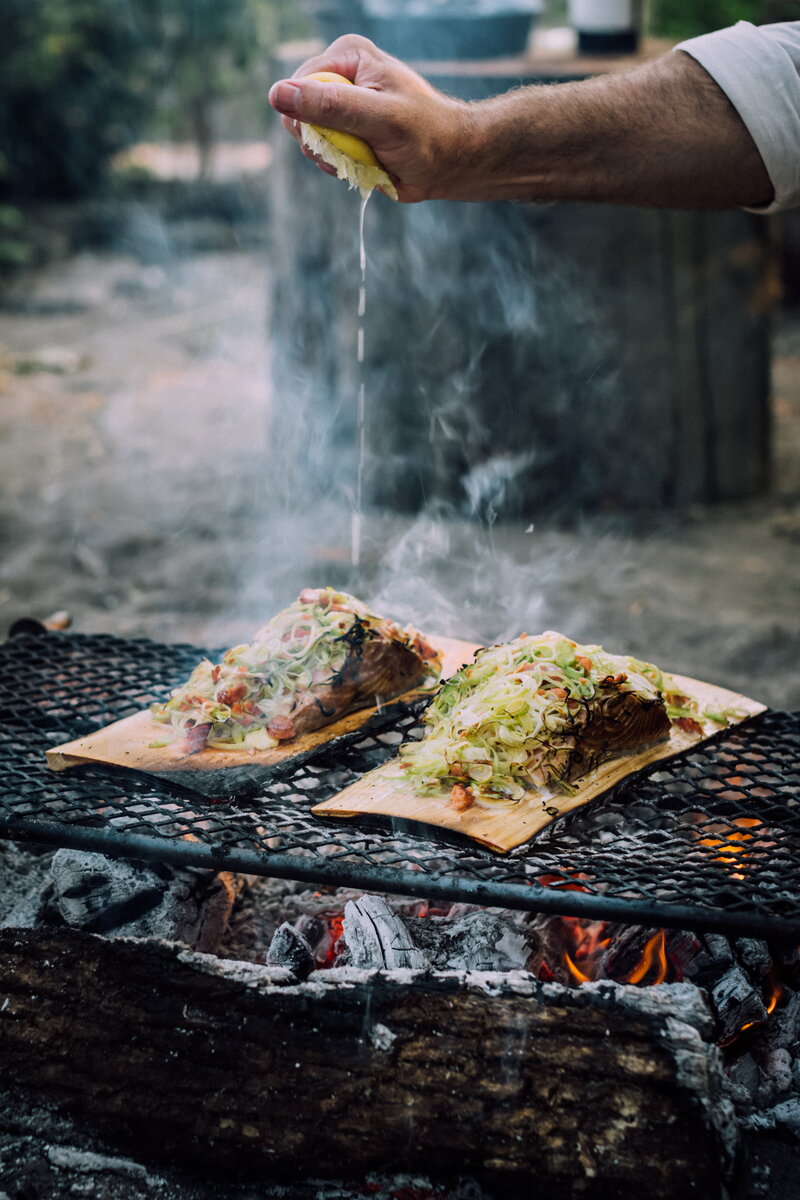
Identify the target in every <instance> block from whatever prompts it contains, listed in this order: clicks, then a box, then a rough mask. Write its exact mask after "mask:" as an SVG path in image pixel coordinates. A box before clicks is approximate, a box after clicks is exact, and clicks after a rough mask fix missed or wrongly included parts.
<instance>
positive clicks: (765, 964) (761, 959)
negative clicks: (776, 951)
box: [735, 938, 772, 980]
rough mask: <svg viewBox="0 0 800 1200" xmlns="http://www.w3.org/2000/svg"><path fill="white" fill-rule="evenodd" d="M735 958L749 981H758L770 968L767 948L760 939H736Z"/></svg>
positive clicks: (770, 957)
mask: <svg viewBox="0 0 800 1200" xmlns="http://www.w3.org/2000/svg"><path fill="white" fill-rule="evenodd" d="M735 947H736V957H737V959H738V961H739V962H740V963H741V964H742V966H743V967H744V968H745V970H746V971H747V973H748V975H749V976H750V978H751V979H754V980H758V979H760V978H761V976H762V975H764V974H766V972H767V971H768V970H769V969H770V967H771V966H772V955H771V954H770V952H769V946H768V945H767V943H766V942H765V941H762V939H761V938H737V939H736V943H735Z"/></svg>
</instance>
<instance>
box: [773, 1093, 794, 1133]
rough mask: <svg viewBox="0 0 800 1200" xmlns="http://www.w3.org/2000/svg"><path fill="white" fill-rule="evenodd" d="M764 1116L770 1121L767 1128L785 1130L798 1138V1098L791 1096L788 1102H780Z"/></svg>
mask: <svg viewBox="0 0 800 1200" xmlns="http://www.w3.org/2000/svg"><path fill="white" fill-rule="evenodd" d="M765 1115H766V1117H767V1118H768V1119H769V1118H771V1119H772V1121H771V1124H770V1125H768V1126H767V1128H774V1129H785V1130H786V1131H787V1132H788V1133H792V1134H794V1136H795V1137H796V1138H800V1097H798V1096H792V1097H791V1099H789V1100H782V1101H781V1102H780V1104H776V1105H775V1107H774V1108H772V1109H771V1110H770V1112H769V1113H767V1114H765Z"/></svg>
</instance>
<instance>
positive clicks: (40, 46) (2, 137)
mask: <svg viewBox="0 0 800 1200" xmlns="http://www.w3.org/2000/svg"><path fill="white" fill-rule="evenodd" d="M2 18H3V20H2V37H0V196H2V197H4V198H6V199H9V198H10V199H14V200H16V199H25V198H43V197H47V198H59V199H68V198H75V197H79V196H82V195H87V194H90V193H92V192H94V191H95V190H96V189H97V187H98V185H99V184H100V183H101V182H102V180H103V177H104V175H105V173H106V170H107V165H108V161H109V159H110V157H111V156H112V155H113V154H114V153H115V152H116V151H118V150H120V149H122V148H124V147H126V146H129V145H131V144H133V143H134V142H135V141H136V140H137V139H139V138H141V136H142V134H143V132H144V131H145V130H146V129H147V128H148V126H152V124H153V122H154V120H155V118H156V115H157V114H159V113H160V115H161V117H162V118H164V117H167V118H168V117H169V116H170V114H172V116H173V117H174V118H175V119H176V120H177V118H180V119H181V121H182V122H183V127H184V128H185V129H186V131H187V133H188V134H189V135H190V136H192V137H193V138H194V139H195V141H196V143H197V145H198V147H199V149H200V152H201V161H202V162H203V164H204V165H205V164H207V162H208V154H209V150H210V146H211V143H212V141H213V137H214V133H213V110H214V106H215V105H216V104H217V103H218V102H219V100H220V99H221V98H223V97H224V96H226V95H230V94H233V93H236V92H237V90H238V89H243V88H244V87H245V80H246V77H247V71H248V69H249V68H250V66H251V64H252V63H253V62H254V61H255V60H256V59H257V58H258V57H259V56H261V57H264V56H265V54H266V51H267V50H268V48H269V46H270V45H271V44H273V43H274V41H275V40H277V39H279V38H284V37H290V36H296V35H297V34H298V33H303V32H305V31H306V29H307V26H306V25H305V23H304V21H303V17H302V6H300V11H299V12H298V5H296V4H294V3H292V0H3V2H2ZM254 103H261V104H264V103H265V98H264V95H263V93H262V94H261V95H260V96H259V97H258V98H257V99H254Z"/></svg>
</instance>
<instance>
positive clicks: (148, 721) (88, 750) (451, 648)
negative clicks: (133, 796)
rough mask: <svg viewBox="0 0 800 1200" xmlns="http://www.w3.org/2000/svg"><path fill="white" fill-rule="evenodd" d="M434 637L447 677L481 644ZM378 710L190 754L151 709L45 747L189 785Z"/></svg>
mask: <svg viewBox="0 0 800 1200" xmlns="http://www.w3.org/2000/svg"><path fill="white" fill-rule="evenodd" d="M430 640H431V642H432V644H433V645H434V646H435V647H436V649H437V650H439V651H440V652H441V654H442V674H443V676H444V677H447V676H448V675H452V674H453V672H454V671H457V670H458V668H459V667H460V666H463V664H464V663H466V662H469V661H470V659H471V658H472V656H473V654H474V653H475V651H476V649H477V646H476V645H474V644H473V643H472V642H462V641H459V640H457V639H456V638H445V637H433V638H431V639H430ZM424 694H425V693H424V692H422V691H420V690H419V689H417V690H415V691H413V692H407V693H406V695H405V696H404V697H402V698H403V699H406V700H410V699H413V698H416V697H418V696H421V695H424ZM376 712H378V708H377V707H374V706H373V707H371V708H361V709H358V710H357V711H356V712H351V713H347V714H346V715H345V716H343V717H340V718H339V720H338V721H334V722H333V723H332V724H330V725H325V726H324V727H323V728H322V729H315V730H313V731H312V732H311V733H306V734H303V735H302V736H301V737H297V738H294V739H293V740H292V741H291V742H286V743H284V744H283V745H280V746H275V747H273V748H271V749H269V750H254V751H250V750H201V751H200V752H199V753H197V754H188V755H187V754H184V753H183V752H182V751H181V749H180V748H179V746H177V745H175V744H169V745H167V746H154V745H152V743H153V742H158V741H163V739H164V737H165V735H166V727H165V726H164V725H160V724H159V723H158V722H157V721H154V720H153V718H152V717H151V715H150V712H149V710H145V711H143V712H138V713H134V714H133V716H130V717H125V718H123V720H121V721H115V722H114V723H113V724H112V725H106V726H105V727H104V728H103V729H98V730H97V732H96V733H91V734H89V735H88V737H84V738H76V739H75V740H74V741H71V742H64V743H62V744H61V745H60V746H53V747H52V748H51V749H50V750H48V751H46V757H47V765H48V766H49V767H50V768H51V770H53V771H66V770H67V769H68V768H69V767H76V766H80V765H81V764H83V763H88V762H94V763H104V764H105V765H107V766H115V767H129V768H131V769H132V770H136V771H147V772H149V773H154V774H158V773H159V772H163V773H169V774H170V775H174V773H175V772H186V775H187V779H186V782H187V784H189V785H190V786H191V782H192V781H191V775H192V773H194V772H199V773H202V772H208V771H219V770H221V769H222V770H224V769H225V768H233V767H242V766H255V767H274V766H278V765H284V764H286V763H288V762H289V761H290V760H291V759H293V758H297V757H304V756H306V755H307V754H308V753H309V752H310V751H312V750H316V749H317V748H318V747H319V746H324V745H325V744H326V743H327V742H330V741H332V740H333V739H334V738H337V737H341V736H342V734H345V733H351V732H352V731H353V730H356V729H360V728H361V726H362V725H364V724H365V722H366V721H368V720H369V718H370V717H372V716H374V714H375V713H376Z"/></svg>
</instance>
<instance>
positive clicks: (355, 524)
mask: <svg viewBox="0 0 800 1200" xmlns="http://www.w3.org/2000/svg"><path fill="white" fill-rule="evenodd" d="M371 195H372V193H371V192H365V193H364V194H363V195H362V197H361V210H360V212H359V215H358V265H359V267H360V270H361V283H360V285H359V288H358V334H357V337H356V362H357V363H358V408H357V410H356V454H357V458H356V487H355V496H354V501H353V513H352V516H351V518H350V564H351V566H353V567H358V566H359V565H360V563H361V505H362V499H363V496H362V493H363V489H364V458H365V455H366V447H367V441H366V435H367V429H366V425H367V390H366V384H365V382H364V315H365V313H366V311H367V250H366V244H365V241H364V214H365V212H366V211H367V201H368V200H369V198H370V196H371Z"/></svg>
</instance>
